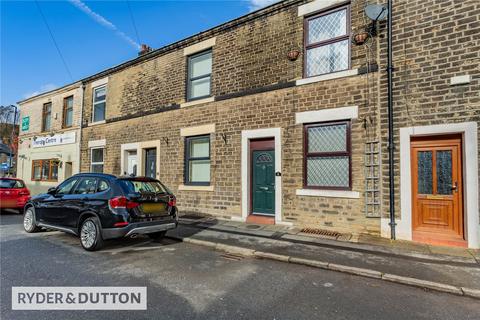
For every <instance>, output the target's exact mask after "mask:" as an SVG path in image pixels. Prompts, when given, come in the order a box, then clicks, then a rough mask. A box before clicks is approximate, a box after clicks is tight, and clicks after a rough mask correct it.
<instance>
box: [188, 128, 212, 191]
mask: <svg viewBox="0 0 480 320" xmlns="http://www.w3.org/2000/svg"><path fill="white" fill-rule="evenodd" d="M185 184H190V185H209V184H210V136H208V135H207V136H195V137H187V138H186V141H185Z"/></svg>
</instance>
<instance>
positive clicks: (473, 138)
mask: <svg viewBox="0 0 480 320" xmlns="http://www.w3.org/2000/svg"><path fill="white" fill-rule="evenodd" d="M477 130H478V129H477V123H476V122H461V123H450V124H440V125H429V126H418V127H405V128H400V210H401V217H400V218H397V219H396V223H397V226H396V238H397V239H401V240H410V241H411V240H412V190H411V185H412V176H411V159H410V140H411V137H415V136H428V135H444V134H455V133H459V134H462V143H463V146H462V148H463V154H462V157H463V159H462V162H463V184H464V195H463V202H464V210H465V211H464V224H465V230H466V240H467V242H468V248H472V249H478V248H480V225H479V204H478V201H479V194H478V193H479V189H478V135H477V134H478V133H477ZM389 222H390V219H389V218H381V228H382V230H381V232H382V237H390V226H389V224H388V223H389Z"/></svg>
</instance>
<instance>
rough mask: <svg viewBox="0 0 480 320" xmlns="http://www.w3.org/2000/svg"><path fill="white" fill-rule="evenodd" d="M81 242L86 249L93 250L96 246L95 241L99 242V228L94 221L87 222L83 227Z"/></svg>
mask: <svg viewBox="0 0 480 320" xmlns="http://www.w3.org/2000/svg"><path fill="white" fill-rule="evenodd" d="M80 240H81V241H82V245H83V246H84V247H85V248H91V247H93V246H94V245H95V240H97V227H96V226H95V223H93V221H91V220H87V221H85V223H84V224H83V225H82V230H81V231H80Z"/></svg>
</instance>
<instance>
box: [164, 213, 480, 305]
mask: <svg viewBox="0 0 480 320" xmlns="http://www.w3.org/2000/svg"><path fill="white" fill-rule="evenodd" d="M300 231H301V230H298V229H295V228H292V227H287V226H271V225H270V226H265V225H255V224H245V223H242V222H234V221H229V220H221V219H217V218H211V217H205V218H200V217H198V218H194V217H192V218H182V219H181V224H180V227H179V228H177V229H176V230H174V231H172V232H170V233H169V236H170V237H172V238H175V239H177V240H184V241H189V242H190V243H196V244H203V245H206V246H213V244H216V245H217V246H218V245H224V246H225V245H226V246H229V250H234V249H233V248H239V249H246V250H250V251H245V252H244V254H253V255H255V252H262V253H269V254H270V258H272V259H277V260H279V261H285V262H295V261H297V262H296V263H303V264H307V265H312V264H316V265H317V266H318V267H320V268H324V269H332V270H337V271H342V270H343V271H344V272H349V273H353V274H359V275H364V276H367V277H374V278H382V279H384V280H386V281H394V282H399V283H404V284H407V285H415V286H419V287H423V288H429V289H432V290H440V291H446V292H451V293H454V294H459V295H469V296H473V297H477V298H480V259H479V251H478V250H469V249H462V248H445V247H433V246H428V245H423V244H415V243H411V242H402V241H399V242H397V241H395V242H391V241H384V240H383V239H375V238H374V237H370V238H365V237H364V238H360V239H355V241H356V242H351V241H349V240H350V239H351V237H348V236H345V235H336V236H335V238H336V239H331V238H332V237H330V239H329V237H327V236H322V237H319V236H312V235H306V234H305V233H303V232H300ZM338 239H341V241H340V240H338ZM217 249H218V248H217ZM220 249H221V248H220ZM224 251H228V250H225V248H224ZM237 251H238V249H237ZM272 255H273V256H272ZM257 256H259V255H258V254H257ZM301 260H303V261H301ZM342 267H343V269H342ZM352 268H353V269H352ZM340 269H342V270H340Z"/></svg>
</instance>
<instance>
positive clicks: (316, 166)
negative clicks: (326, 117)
mask: <svg viewBox="0 0 480 320" xmlns="http://www.w3.org/2000/svg"><path fill="white" fill-rule="evenodd" d="M305 142H306V143H305V165H304V167H305V168H304V171H305V173H304V185H305V187H310V188H324V189H340V190H349V189H350V188H351V174H350V172H351V154H350V122H349V121H342V122H335V123H321V124H308V125H306V126H305Z"/></svg>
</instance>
